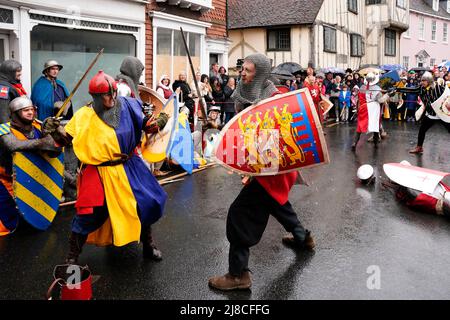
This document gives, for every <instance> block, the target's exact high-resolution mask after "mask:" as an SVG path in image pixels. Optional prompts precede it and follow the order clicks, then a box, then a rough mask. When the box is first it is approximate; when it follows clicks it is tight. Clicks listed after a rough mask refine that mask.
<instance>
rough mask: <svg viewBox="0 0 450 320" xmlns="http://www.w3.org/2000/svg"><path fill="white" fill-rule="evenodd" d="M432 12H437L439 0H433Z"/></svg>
mask: <svg viewBox="0 0 450 320" xmlns="http://www.w3.org/2000/svg"><path fill="white" fill-rule="evenodd" d="M433 11H436V12H437V11H439V0H433Z"/></svg>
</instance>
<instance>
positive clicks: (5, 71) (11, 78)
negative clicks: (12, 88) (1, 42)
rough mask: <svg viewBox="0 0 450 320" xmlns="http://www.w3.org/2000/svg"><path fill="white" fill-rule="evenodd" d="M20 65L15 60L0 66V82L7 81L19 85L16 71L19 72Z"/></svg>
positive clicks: (7, 61)
mask: <svg viewBox="0 0 450 320" xmlns="http://www.w3.org/2000/svg"><path fill="white" fill-rule="evenodd" d="M21 69H22V65H21V64H20V62H18V61H16V60H6V61H4V62H3V63H2V64H0V80H4V81H7V82H9V83H12V84H16V83H20V81H19V80H16V71H17V70H21Z"/></svg>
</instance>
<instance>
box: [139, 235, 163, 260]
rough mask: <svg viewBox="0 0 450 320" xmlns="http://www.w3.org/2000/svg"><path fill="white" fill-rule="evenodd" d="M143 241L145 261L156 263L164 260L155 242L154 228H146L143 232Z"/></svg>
mask: <svg viewBox="0 0 450 320" xmlns="http://www.w3.org/2000/svg"><path fill="white" fill-rule="evenodd" d="M141 241H142V244H143V256H144V259H151V260H155V261H161V260H162V253H161V251H159V250H158V248H157V247H156V245H155V244H154V242H153V236H152V228H151V227H146V228H142V230H141Z"/></svg>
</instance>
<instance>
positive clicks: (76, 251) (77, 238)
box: [66, 232, 88, 264]
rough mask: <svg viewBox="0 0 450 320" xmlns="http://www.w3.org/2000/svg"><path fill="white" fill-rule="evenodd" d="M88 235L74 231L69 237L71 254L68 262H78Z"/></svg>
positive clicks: (67, 259) (68, 256)
mask: <svg viewBox="0 0 450 320" xmlns="http://www.w3.org/2000/svg"><path fill="white" fill-rule="evenodd" d="M87 237H88V236H87V235H82V234H79V233H75V232H72V233H71V234H70V239H69V254H68V255H67V258H66V264H78V257H79V256H80V253H81V251H82V249H83V245H84V244H85V243H86V240H87Z"/></svg>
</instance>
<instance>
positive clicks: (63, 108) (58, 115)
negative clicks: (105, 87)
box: [55, 49, 104, 118]
mask: <svg viewBox="0 0 450 320" xmlns="http://www.w3.org/2000/svg"><path fill="white" fill-rule="evenodd" d="M103 50H104V49H102V50H100V51H99V53H97V55H96V56H95V58H94V60H92V62H91V64H90V65H89V67H88V68H87V70H86V72H85V73H84V74H83V76H82V77H81V79H80V80H78V82H77V84H76V85H75V87H74V88H73V90H72V92H71V93H70V95H69V96H68V97H67V98H66V100H64V103H63V105H62V106H61V108H60V109H59V111H58V113H57V114H56V116H55V118H59V117H60V116H61V114H63V112H64V111H65V110H66V108H67V106H68V104H69V101H70V100H72V98H73V96H74V94H75V92H76V91H77V90H78V88H79V87H80V85H81V83H82V82H83V80H84V79H85V78H86V76H87V74H88V73H89V71H91V69H92V67H93V66H94V64H95V63H96V62H97V60H98V58H100V56H101V55H102V54H103Z"/></svg>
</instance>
